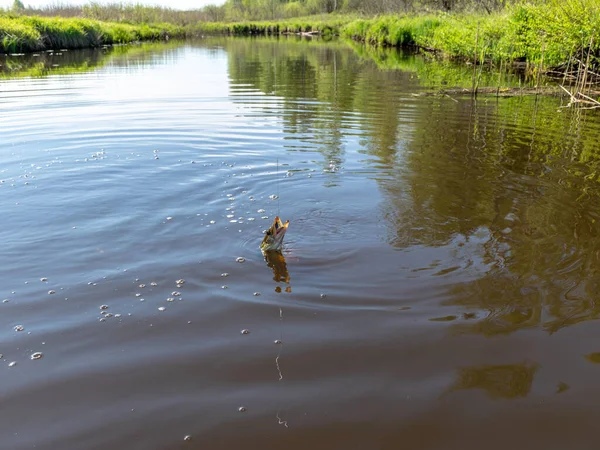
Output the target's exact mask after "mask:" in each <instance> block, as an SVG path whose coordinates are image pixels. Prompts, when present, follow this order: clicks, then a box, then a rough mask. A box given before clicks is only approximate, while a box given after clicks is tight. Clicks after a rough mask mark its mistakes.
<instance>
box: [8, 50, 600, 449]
mask: <svg viewBox="0 0 600 450" xmlns="http://www.w3.org/2000/svg"><path fill="white" fill-rule="evenodd" d="M104 53H106V54H104ZM19 58H20V59H19ZM34 58H39V62H38V60H35V59H34ZM386 58H387V57H384V58H382V57H381V55H375V56H374V57H372V58H370V57H366V56H365V55H362V56H359V54H358V53H357V52H356V51H355V50H353V49H351V48H349V47H348V46H347V45H345V44H343V43H329V44H324V43H312V44H311V43H307V42H296V41H289V42H283V41H282V42H276V41H270V40H254V41H251V40H217V41H210V40H207V41H201V42H198V43H187V44H176V43H175V44H170V45H168V46H147V47H140V48H136V49H132V50H130V51H128V50H122V49H121V50H119V49H117V50H115V51H113V52H112V53H111V52H110V51H96V52H83V53H76V52H70V53H65V54H63V55H56V54H54V55H48V54H42V55H39V56H29V57H12V58H7V57H2V59H1V60H0V62H1V64H2V66H3V67H2V70H3V72H1V74H2V75H1V76H2V79H0V117H1V119H2V124H3V127H2V137H1V142H0V151H1V152H2V153H1V155H2V156H1V164H0V180H2V181H1V182H0V210H1V211H2V227H1V228H0V239H1V242H2V252H1V255H2V265H1V266H0V267H1V269H0V282H1V284H0V288H1V291H0V302H1V301H2V300H4V299H6V300H4V302H1V303H0V353H1V354H2V355H3V356H2V359H0V448H2V449H11V450H22V449H32V448H36V449H52V450H54V449H60V450H95V449H108V448H111V449H127V450H138V449H139V450H163V449H164V450H167V449H169V450H170V449H285V450H296V449H297V450H301V449H302V450H303V449H313V450H318V449H344V450H347V449H461V450H467V449H481V448H485V449H489V450H491V449H521V448H523V449H525V448H526V449H545V450H550V449H557V450H558V449H560V450H564V449H566V448H569V449H592V448H596V447H597V444H596V440H597V432H596V429H597V422H598V419H599V418H600V402H599V401H598V397H599V396H600V382H599V380H600V364H598V363H600V353H599V352H600V328H599V323H598V321H597V319H598V317H599V315H600V294H599V288H600V233H599V231H598V230H599V228H598V227H599V226H600V201H599V199H600V196H599V188H598V178H599V176H600V165H599V164H598V161H599V159H598V155H599V149H600V147H599V144H598V139H599V137H600V119H599V116H598V113H597V112H594V111H572V110H560V111H559V107H560V106H561V103H560V102H561V101H560V100H559V99H557V98H552V97H546V98H535V97H514V98H501V99H496V98H493V97H488V98H485V97H484V98H479V99H478V100H477V101H474V100H472V99H471V98H470V97H468V96H457V97H453V98H450V97H448V96H422V95H420V94H421V93H423V92H429V91H431V88H432V87H435V86H450V87H452V86H455V85H461V84H467V85H468V84H469V83H470V80H469V79H468V74H469V73H470V72H471V69H470V68H466V69H461V68H454V69H453V68H452V67H451V66H448V65H447V64H444V63H435V62H432V63H426V62H425V61H424V60H422V59H420V58H418V57H411V56H401V55H400V56H399V55H395V57H394V59H390V58H387V59H386ZM32 61H33V62H32ZM9 66H10V67H9ZM390 66H393V67H390ZM28 76H29V77H28ZM465 77H467V78H465ZM488 78H489V80H488V81H489V82H492V81H491V80H495V79H496V78H497V74H496V75H494V74H490V75H489V77H488ZM505 82H508V81H506V80H505ZM274 195H279V196H280V199H279V200H277V199H271V198H270V196H274ZM278 212H279V213H280V215H281V217H282V218H283V219H284V220H286V219H289V220H290V221H291V225H290V229H289V231H288V236H287V240H286V242H287V245H286V248H285V251H284V258H280V259H277V258H275V259H272V260H269V261H267V262H266V261H265V260H264V258H263V257H262V255H261V253H260V251H259V248H258V246H259V243H260V240H261V238H262V231H263V230H264V229H266V228H268V226H269V225H270V222H271V221H272V220H273V218H274V217H275V215H276V214H277V213H278ZM239 257H243V258H245V262H237V261H236V259H237V258H239ZM224 274H228V275H227V276H223V275H224ZM178 280H184V283H183V284H180V286H179V287H178V286H177V281H178ZM225 287H226V288H225ZM51 292H54V293H51ZM178 293H179V294H180V295H178ZM258 294H260V295H258ZM103 305H106V306H107V307H108V309H106V310H102V309H101V307H102V306H103ZM19 326H22V328H23V329H22V331H17V330H19V329H20V328H19ZM15 327H17V328H15ZM245 329H247V330H249V333H248V334H243V333H241V331H242V330H245ZM276 340H280V341H281V344H277V343H274V341H276ZM34 352H42V354H43V356H42V358H41V359H38V360H32V359H31V355H32V354H33V353H34ZM12 362H16V365H12V366H11V364H10V363H12ZM240 407H243V408H245V411H239V408H240ZM187 435H190V436H191V440H189V441H185V440H184V437H185V436H187Z"/></svg>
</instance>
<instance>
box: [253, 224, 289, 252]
mask: <svg viewBox="0 0 600 450" xmlns="http://www.w3.org/2000/svg"><path fill="white" fill-rule="evenodd" d="M289 224H290V221H289V220H288V221H286V222H285V223H283V222H282V221H281V219H280V218H279V216H277V217H275V220H274V221H273V225H271V228H269V229H268V230H267V232H266V233H265V237H264V239H263V240H262V242H261V244H260V250H261V251H262V252H263V253H264V252H269V251H275V252H280V251H281V249H282V248H283V237H284V236H285V232H286V231H287V229H288V225H289Z"/></svg>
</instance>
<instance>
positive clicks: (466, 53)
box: [342, 0, 600, 67]
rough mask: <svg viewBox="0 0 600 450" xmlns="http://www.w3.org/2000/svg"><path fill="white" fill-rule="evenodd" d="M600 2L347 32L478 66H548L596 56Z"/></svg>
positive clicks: (387, 23) (360, 26) (395, 19)
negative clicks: (520, 63)
mask: <svg viewBox="0 0 600 450" xmlns="http://www.w3.org/2000/svg"><path fill="white" fill-rule="evenodd" d="M599 28H600V3H599V2H596V1H586V0H583V1H566V0H565V1H561V2H559V1H554V0H551V1H549V2H547V3H546V4H538V5H536V4H526V3H524V4H520V5H517V6H513V7H510V8H508V9H507V10H506V11H503V12H499V13H495V14H486V15H480V14H461V15H429V16H427V15H425V16H416V17H407V16H405V17H401V16H386V17H379V18H376V19H365V20H356V21H354V22H351V23H349V24H348V25H346V26H345V27H344V28H343V30H342V34H343V35H344V36H346V37H349V38H352V39H354V40H358V41H363V42H368V43H370V44H374V45H382V46H401V45H416V46H419V47H422V48H426V49H431V50H435V51H439V52H442V53H443V54H445V55H448V56H451V57H458V58H463V59H467V60H471V61H472V60H475V61H477V62H480V61H483V60H493V61H501V60H508V61H516V60H520V61H526V62H529V63H532V64H542V65H543V66H545V67H553V66H558V65H560V64H564V63H567V62H568V61H569V60H570V59H572V58H580V59H582V60H583V59H585V58H587V54H588V52H590V51H591V53H590V55H591V56H594V55H595V54H596V53H598V50H599V49H600V46H599V45H598V44H600V42H598V39H595V40H594V35H595V34H597V32H598V31H599Z"/></svg>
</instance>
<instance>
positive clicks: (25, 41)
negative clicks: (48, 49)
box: [0, 16, 42, 53]
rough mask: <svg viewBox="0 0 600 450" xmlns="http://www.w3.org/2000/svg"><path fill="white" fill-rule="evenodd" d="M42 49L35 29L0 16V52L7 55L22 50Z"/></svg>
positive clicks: (38, 33)
mask: <svg viewBox="0 0 600 450" xmlns="http://www.w3.org/2000/svg"><path fill="white" fill-rule="evenodd" d="M40 48H42V43H41V35H40V32H39V31H38V30H36V29H35V27H33V26H31V25H28V24H26V23H23V22H21V21H17V20H14V19H11V18H8V17H1V16H0V50H1V51H4V52H9V53H16V52H20V51H22V50H23V49H30V50H38V49H40Z"/></svg>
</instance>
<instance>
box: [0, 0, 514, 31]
mask: <svg viewBox="0 0 600 450" xmlns="http://www.w3.org/2000/svg"><path fill="white" fill-rule="evenodd" d="M507 1H509V0H295V1H294V0H226V2H225V4H223V5H221V6H216V5H209V6H205V7H204V8H201V9H195V10H191V11H180V10H176V9H172V8H164V7H159V6H146V5H143V4H141V3H119V2H115V3H107V4H101V3H99V2H95V1H90V2H89V3H88V4H86V5H83V6H75V5H71V4H69V3H67V2H60V1H56V2H54V3H51V4H49V5H48V6H44V7H39V8H34V7H29V6H25V5H24V4H23V2H22V1H21V0H15V1H14V4H13V6H12V8H9V9H8V10H6V11H5V13H8V12H10V13H13V14H20V15H29V16H41V17H55V16H60V17H78V18H85V19H93V20H102V21H108V22H125V23H131V24H140V23H164V22H168V23H172V24H175V25H179V26H188V25H193V24H196V23H198V22H206V21H208V22H239V21H245V20H274V19H289V18H295V17H302V16H310V15H315V14H329V13H337V14H362V15H377V14H392V13H402V14H406V13H415V12H420V13H431V12H436V11H442V12H466V11H468V12H483V13H489V14H491V13H493V12H496V11H500V10H502V9H504V8H505V7H506V6H507ZM0 11H1V8H0Z"/></svg>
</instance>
